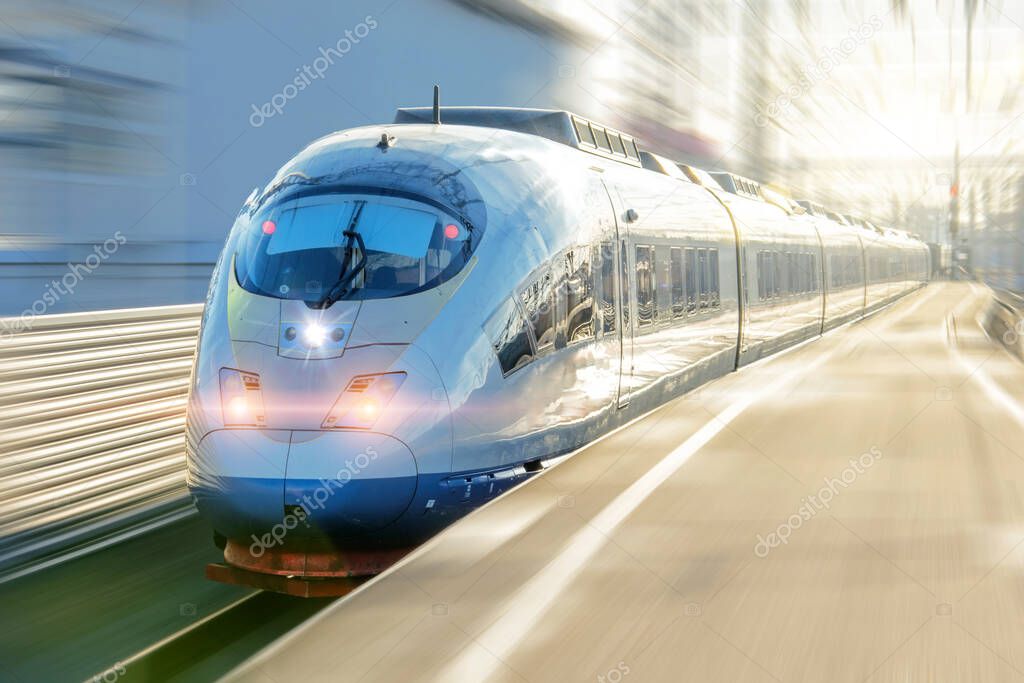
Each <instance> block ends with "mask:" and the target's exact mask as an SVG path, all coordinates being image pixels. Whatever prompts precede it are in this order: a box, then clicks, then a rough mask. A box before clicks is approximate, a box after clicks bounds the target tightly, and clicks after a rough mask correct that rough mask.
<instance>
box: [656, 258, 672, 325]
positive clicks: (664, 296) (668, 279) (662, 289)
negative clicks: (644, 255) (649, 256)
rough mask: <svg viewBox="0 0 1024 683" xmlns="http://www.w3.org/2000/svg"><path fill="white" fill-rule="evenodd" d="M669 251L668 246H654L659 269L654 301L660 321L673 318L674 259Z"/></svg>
mask: <svg viewBox="0 0 1024 683" xmlns="http://www.w3.org/2000/svg"><path fill="white" fill-rule="evenodd" d="M669 251H670V250H669V248H668V247H666V246H657V247H654V262H655V265H656V269H657V273H655V275H654V284H655V286H656V287H657V290H658V291H657V295H656V296H655V299H654V302H655V308H656V309H657V311H658V313H657V319H658V321H659V322H668V321H669V320H672V259H671V258H670V255H669Z"/></svg>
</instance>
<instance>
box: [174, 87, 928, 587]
mask: <svg viewBox="0 0 1024 683" xmlns="http://www.w3.org/2000/svg"><path fill="white" fill-rule="evenodd" d="M808 206H809V207H810V208H809V209H808V208H805V207H804V206H801V205H799V204H798V203H797V202H795V201H793V200H790V199H788V198H786V197H783V196H782V195H781V194H778V193H773V192H771V191H770V190H769V189H768V188H767V187H761V186H760V185H758V184H757V183H754V182H752V181H750V180H748V179H746V178H742V177H740V176H736V175H732V174H718V175H717V177H713V176H712V175H710V174H709V173H707V172H705V171H703V170H700V169H696V168H692V167H689V166H684V165H679V164H676V163H674V162H672V161H670V160H668V159H665V158H663V157H660V156H657V155H654V154H651V153H649V152H646V151H641V150H640V149H639V147H638V146H637V143H636V141H635V139H634V138H633V137H631V136H630V135H628V134H625V133H623V132H621V131H616V130H613V129H611V128H608V127H605V126H601V125H598V124H597V123H595V122H593V121H589V120H587V119H585V118H582V117H580V116H576V115H574V114H572V113H569V112H565V111H552V110H535V109H505V108H487V107H444V108H434V109H431V108H412V109H401V110H399V112H398V115H397V117H396V119H395V122H394V123H393V124H388V125H375V126H367V127H362V128H356V129H352V130H346V131H342V132H339V133H335V134H331V135H328V136H326V137H324V138H322V139H320V140H317V141H315V142H313V143H312V144H311V145H310V146H309V147H307V148H306V149H304V150H303V151H301V152H300V153H299V154H298V155H297V156H295V157H294V158H293V159H292V160H291V161H289V162H288V163H287V164H285V166H284V167H283V168H282V169H281V170H280V171H279V172H278V173H277V175H276V176H275V177H274V178H273V179H272V180H271V181H270V183H269V184H268V185H267V186H266V187H265V188H263V189H257V190H254V191H253V194H252V195H250V197H249V199H248V200H247V201H246V203H245V205H244V206H243V207H242V210H241V212H240V213H239V215H238V217H237V219H236V221H235V223H234V225H233V227H232V229H231V232H230V235H229V237H228V239H227V242H226V245H225V248H224V251H223V253H222V255H221V257H220V259H219V262H218V264H217V267H216V269H215V271H214V274H213V277H212V283H211V286H210V290H209V295H208V298H207V302H206V308H205V311H204V313H203V322H202V329H201V333H200V341H199V347H198V350H197V354H196V359H195V367H194V370H193V378H192V383H191V391H190V396H189V401H188V419H187V461H188V484H189V487H190V490H191V492H192V494H193V496H194V499H195V501H196V504H197V506H198V508H199V510H200V512H201V513H202V514H203V515H204V516H205V517H206V518H207V519H208V520H209V521H210V522H211V524H212V526H213V528H214V529H215V533H216V538H217V540H218V542H219V544H220V545H221V546H222V547H223V548H224V557H225V564H224V565H222V566H220V569H219V570H217V571H211V570H209V569H208V575H209V576H211V578H216V579H220V580H229V581H238V582H243V583H252V584H254V585H262V586H264V587H271V588H274V589H277V590H283V589H282V588H281V587H280V586H281V584H279V583H273V582H270V581H269V579H271V578H273V577H277V578H282V577H285V579H286V580H287V581H305V582H307V584H308V583H315V582H317V581H330V580H336V579H339V578H340V577H350V576H359V575H367V574H372V573H376V572H379V571H381V570H382V569H383V568H384V567H386V566H387V565H388V564H390V563H392V562H394V561H395V560H396V559H397V558H398V557H400V556H401V555H402V554H404V553H405V552H407V551H408V550H409V549H410V548H411V547H414V546H415V545H417V544H418V543H420V542H422V541H423V540H424V539H426V538H428V537H429V536H431V535H432V534H434V533H435V532H437V531H438V530H439V529H441V528H442V527H444V526H446V525H448V524H450V523H451V522H452V521H454V520H455V519H457V518H459V517H461V516H462V515H465V514H466V513H467V512H469V511H471V510H473V509H474V508H477V507H479V506H480V505H482V504H483V503H485V502H487V501H489V500H491V499H493V498H494V497H496V496H498V495H499V494H501V493H502V492H504V491H506V490H508V489H509V488H510V487H512V486H515V485H516V484H518V483H520V482H522V481H524V480H525V479H527V478H529V477H530V476H532V475H533V474H534V473H536V472H539V471H541V470H543V469H544V468H545V467H546V466H547V465H548V464H550V463H551V462H552V461H553V460H554V459H557V458H559V457H561V456H564V455H565V454H568V453H571V452H573V451H575V450H576V449H579V448H580V447H581V446H583V445H584V444H587V443H588V442H590V441H592V440H594V439H595V438H597V437H599V436H601V435H602V434H605V433H606V432H608V431H609V430H611V429H614V428H616V427H618V426H620V425H622V424H624V423H626V422H627V421H629V420H631V419H633V418H635V417H637V416H639V415H641V414H643V413H645V412H647V411H650V410H652V409H653V408H655V407H657V406H659V405H661V404H663V403H665V402H666V401H668V400H670V399H672V398H673V397H676V396H679V395H680V394H682V393H683V392H686V391H687V390H689V389H692V388H693V387H695V386H698V385H700V384H702V383H704V382H707V381H709V380H710V379H712V378H715V377H718V376H720V375H723V374H725V373H728V372H730V371H732V370H735V369H737V368H738V367H740V366H743V365H745V364H748V363H751V362H753V361H755V360H757V359H758V358H761V357H764V356H765V355H767V354H770V353H773V352H776V351H778V350H780V349H783V348H785V347H787V346H791V345H793V344H796V343H798V342H800V341H803V340H806V339H808V338H811V337H815V336H817V335H821V334H822V333H823V332H824V331H826V330H828V329H829V328H832V327H834V326H836V325H839V324H841V323H844V322H847V321H850V320H853V319H856V318H858V317H860V316H863V315H865V314H867V313H869V312H871V311H873V310H876V309H878V308H879V307H881V306H884V305H885V304H887V303H888V302H891V301H893V300H894V299H895V298H897V297H899V296H901V295H904V294H906V293H908V292H911V291H913V290H914V289H915V288H918V287H920V286H922V285H923V284H924V283H926V282H927V280H928V279H929V258H928V249H927V247H926V246H925V245H924V244H923V243H922V242H920V241H919V240H917V239H914V238H912V237H911V236H908V235H907V234H905V233H902V232H899V231H896V230H892V229H884V228H879V227H877V226H875V225H873V224H871V223H868V222H867V221H864V220H861V219H856V220H852V219H851V220H847V219H844V218H842V217H838V216H837V217H838V218H839V220H835V219H833V218H830V217H829V215H828V213H827V212H825V211H824V210H823V209H822V208H820V207H817V206H815V205H811V204H810V203H808ZM264 578H265V579H267V580H268V581H262V579H264ZM325 585H326V584H325ZM305 594H309V593H305Z"/></svg>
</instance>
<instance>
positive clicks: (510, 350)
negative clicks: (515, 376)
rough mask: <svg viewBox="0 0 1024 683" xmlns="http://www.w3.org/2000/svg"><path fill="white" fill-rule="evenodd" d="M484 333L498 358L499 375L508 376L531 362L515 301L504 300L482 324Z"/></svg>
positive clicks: (522, 319)
mask: <svg viewBox="0 0 1024 683" xmlns="http://www.w3.org/2000/svg"><path fill="white" fill-rule="evenodd" d="M484 333H485V334H486V335H487V338H488V339H489V340H490V342H491V348H493V349H494V354H495V355H496V356H497V357H498V363H499V364H500V365H501V373H502V374H503V375H505V376H508V375H510V374H511V373H513V372H515V371H516V370H518V369H519V368H521V367H523V366H524V365H526V364H527V363H529V362H530V361H531V360H533V349H532V347H531V346H530V335H529V333H527V331H526V320H525V319H524V318H523V314H522V313H521V312H520V310H519V306H518V305H516V302H515V299H506V300H505V302H504V303H503V304H502V305H501V306H499V307H498V310H497V311H495V312H494V314H493V315H491V317H490V318H489V319H488V320H487V322H486V323H484Z"/></svg>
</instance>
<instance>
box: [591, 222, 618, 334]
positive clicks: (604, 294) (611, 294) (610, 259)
mask: <svg viewBox="0 0 1024 683" xmlns="http://www.w3.org/2000/svg"><path fill="white" fill-rule="evenodd" d="M595 249H598V250H599V254H598V258H595V259H594V263H599V264H601V277H600V280H599V281H598V282H599V288H600V291H599V292H598V306H599V307H600V311H601V329H602V331H603V333H604V334H608V333H609V332H614V331H615V322H616V321H615V317H616V316H615V244H614V243H613V242H601V244H600V245H598V246H597V247H595Z"/></svg>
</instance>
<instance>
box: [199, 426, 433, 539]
mask: <svg viewBox="0 0 1024 683" xmlns="http://www.w3.org/2000/svg"><path fill="white" fill-rule="evenodd" d="M211 473H216V474H215V475H213V474H211ZM417 475H418V471H417V465H416V459H415V458H414V457H413V454H412V452H411V451H410V450H409V448H408V447H407V446H406V445H405V444H404V443H403V442H402V441H400V440H398V439H396V438H394V437H392V436H388V435H386V434H380V433H375V432H359V431H354V430H353V431H300V430H296V431H286V430H254V429H224V430H218V431H215V432H212V433H210V434H208V435H207V436H206V437H205V438H203V440H202V441H201V442H200V444H199V447H198V448H197V449H196V452H195V453H194V454H193V455H192V457H191V458H190V473H189V478H190V485H191V488H192V492H193V494H194V495H195V497H196V502H197V504H198V506H199V509H200V511H202V512H203V513H204V514H205V515H206V516H207V517H209V518H210V519H211V521H212V522H213V524H214V527H215V528H216V529H217V530H218V531H219V532H221V533H223V534H225V535H227V536H229V537H232V538H247V537H250V536H252V537H255V538H257V539H258V538H260V537H261V535H263V534H265V533H267V532H268V531H271V530H274V531H275V536H280V535H283V534H282V533H281V532H280V529H281V528H282V527H283V528H284V529H285V531H286V532H287V535H290V536H293V537H302V536H310V535H327V536H331V537H343V536H350V535H358V534H359V533H362V532H367V531H374V530H376V529H380V528H382V527H384V526H387V525H388V524H390V523H391V522H393V521H395V520H396V519H397V518H398V517H399V516H401V514H402V513H403V512H404V511H405V509H406V508H407V507H408V506H409V504H410V502H411V501H412V498H413V495H414V494H415V492H416V481H417Z"/></svg>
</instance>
